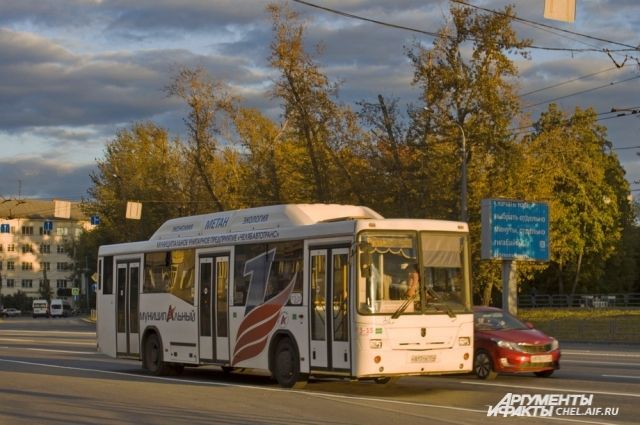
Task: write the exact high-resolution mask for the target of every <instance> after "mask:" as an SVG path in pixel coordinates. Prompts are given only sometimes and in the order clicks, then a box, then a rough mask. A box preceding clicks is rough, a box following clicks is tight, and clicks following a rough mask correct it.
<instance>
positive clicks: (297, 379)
mask: <svg viewBox="0 0 640 425" xmlns="http://www.w3.org/2000/svg"><path fill="white" fill-rule="evenodd" d="M273 376H274V378H275V379H276V381H278V384H280V386H281V387H284V388H294V387H295V388H302V387H304V385H305V384H306V383H307V382H306V381H307V376H306V375H304V374H302V373H300V356H298V351H297V350H296V347H295V346H294V345H293V343H292V342H291V340H290V339H289V338H284V339H283V340H281V341H280V342H278V345H277V347H276V350H275V352H274V370H273Z"/></svg>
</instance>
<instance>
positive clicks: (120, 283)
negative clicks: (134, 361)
mask: <svg viewBox="0 0 640 425" xmlns="http://www.w3.org/2000/svg"><path fill="white" fill-rule="evenodd" d="M116 288H117V291H118V292H117V297H116V314H117V318H116V351H117V353H118V354H121V355H127V356H130V355H138V354H140V330H139V328H140V321H139V320H140V319H139V317H138V312H139V302H138V301H139V297H140V296H139V294H140V263H139V262H138V261H127V262H118V263H117V270H116Z"/></svg>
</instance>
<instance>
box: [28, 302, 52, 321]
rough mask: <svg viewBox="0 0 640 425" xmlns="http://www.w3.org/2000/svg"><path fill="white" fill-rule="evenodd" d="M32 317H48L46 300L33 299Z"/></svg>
mask: <svg viewBox="0 0 640 425" xmlns="http://www.w3.org/2000/svg"><path fill="white" fill-rule="evenodd" d="M31 306H32V310H33V317H34V318H36V317H49V302H48V301H47V300H33V303H32V305H31Z"/></svg>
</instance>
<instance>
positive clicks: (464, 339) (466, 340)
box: [458, 336, 471, 347]
mask: <svg viewBox="0 0 640 425" xmlns="http://www.w3.org/2000/svg"><path fill="white" fill-rule="evenodd" d="M458 345H459V346H461V347H462V346H468V345H471V338H470V337H468V336H461V337H459V338H458Z"/></svg>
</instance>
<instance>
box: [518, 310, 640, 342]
mask: <svg viewBox="0 0 640 425" xmlns="http://www.w3.org/2000/svg"><path fill="white" fill-rule="evenodd" d="M518 316H519V317H520V318H521V319H522V320H524V321H528V322H531V323H533V324H534V325H535V327H536V328H539V329H540V330H542V331H543V332H545V333H547V334H548V335H551V336H554V337H556V338H557V339H558V340H559V341H560V342H561V343H562V342H563V341H566V342H609V343H623V344H640V309H605V308H595V309H585V308H580V309H565V308H563V309H560V308H557V309H551V308H545V309H519V310H518Z"/></svg>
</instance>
